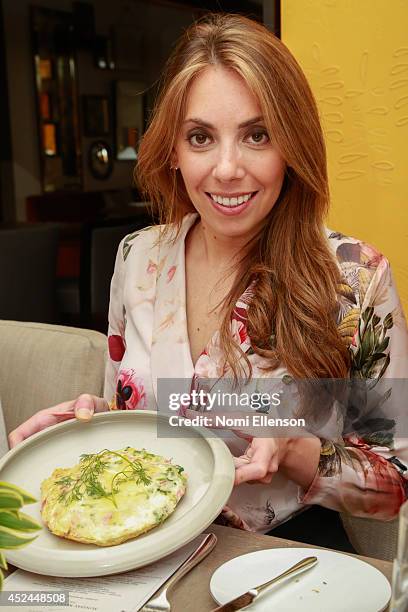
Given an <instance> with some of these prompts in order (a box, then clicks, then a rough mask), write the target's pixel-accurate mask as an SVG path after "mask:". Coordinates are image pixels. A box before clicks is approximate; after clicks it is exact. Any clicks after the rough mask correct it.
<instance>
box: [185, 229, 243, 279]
mask: <svg viewBox="0 0 408 612" xmlns="http://www.w3.org/2000/svg"><path fill="white" fill-rule="evenodd" d="M192 231H193V235H192V239H193V241H194V242H195V251H196V253H197V254H199V256H200V257H201V258H203V260H204V261H205V262H206V263H207V264H208V266H210V267H214V268H218V269H219V268H220V267H221V268H225V269H226V268H228V267H229V266H232V265H234V264H235V263H237V262H238V260H239V259H241V257H242V255H243V253H244V249H245V247H246V244H247V239H246V238H243V239H241V238H240V237H234V238H230V237H229V236H222V235H217V234H215V233H214V231H213V230H211V229H210V228H208V227H206V226H205V225H204V224H203V223H202V221H201V220H200V219H199V220H198V222H197V223H196V225H195V226H194V227H193V228H192Z"/></svg>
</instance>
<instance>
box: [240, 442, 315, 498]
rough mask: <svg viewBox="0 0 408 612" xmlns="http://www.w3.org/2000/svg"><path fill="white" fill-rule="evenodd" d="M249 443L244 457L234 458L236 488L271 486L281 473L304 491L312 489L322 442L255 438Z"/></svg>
mask: <svg viewBox="0 0 408 612" xmlns="http://www.w3.org/2000/svg"><path fill="white" fill-rule="evenodd" d="M247 439H248V438H247ZM249 442H250V444H249V446H248V448H247V449H246V451H245V454H244V455H241V456H240V457H234V463H235V483H234V484H235V485H239V484H242V483H243V482H248V483H259V482H261V483H264V484H269V483H270V482H271V481H272V478H273V476H274V474H275V473H276V472H277V471H278V470H279V471H280V472H282V473H283V474H284V475H285V476H286V477H287V478H289V479H290V480H292V481H293V482H295V483H296V484H298V485H300V486H301V487H302V488H303V489H305V490H306V489H308V488H309V487H310V485H311V483H312V482H313V479H314V477H315V475H316V472H317V468H318V465H319V460H320V446H321V445H320V440H319V438H317V437H315V436H308V437H305V438H256V437H253V438H250V439H249Z"/></svg>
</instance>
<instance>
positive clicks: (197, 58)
mask: <svg viewBox="0 0 408 612" xmlns="http://www.w3.org/2000/svg"><path fill="white" fill-rule="evenodd" d="M137 173H138V177H139V182H140V184H141V186H142V187H143V188H144V189H145V191H146V192H147V194H148V197H149V198H150V200H151V201H152V202H153V204H155V205H156V206H157V207H158V209H159V212H160V215H161V218H162V221H163V225H162V226H157V227H153V228H148V229H146V230H144V231H142V232H137V233H136V234H134V235H131V236H127V237H126V238H125V239H124V241H123V242H122V243H121V245H120V247H119V251H118V256H117V260H116V267H115V272H114V276H113V279H112V285H111V302H110V314H109V354H110V359H109V362H108V367H107V373H106V385H105V398H104V399H102V398H97V397H93V396H87V395H84V396H81V397H80V398H78V399H77V400H73V401H71V402H65V403H63V404H60V405H59V406H56V407H54V408H51V409H47V410H44V411H41V412H40V413H38V414H37V415H34V417H32V418H31V419H29V421H27V422H26V423H24V424H23V425H21V426H20V427H19V428H17V429H16V430H15V431H14V432H13V433H12V434H11V435H10V443H11V444H12V445H14V444H16V443H18V442H19V441H21V440H22V439H24V438H26V437H27V436H28V435H31V434H32V433H34V432H35V431H39V430H40V429H43V428H44V427H46V426H48V425H51V424H53V423H55V422H59V421H61V420H64V419H68V418H72V417H73V416H74V415H75V416H77V417H78V418H85V419H87V418H90V417H91V414H92V413H93V412H94V411H103V410H107V409H108V402H110V408H111V409H143V408H150V409H151V408H153V407H155V406H156V393H157V388H156V386H157V379H158V378H191V379H192V380H193V386H194V385H195V384H196V382H197V381H202V380H203V379H204V380H205V379H206V378H219V377H227V376H232V377H234V378H235V379H236V380H238V379H241V378H246V379H251V378H265V376H269V377H271V378H272V377H273V378H280V379H283V377H284V376H285V375H290V376H291V377H292V378H297V379H317V378H323V379H336V378H339V379H344V378H348V377H354V378H370V379H371V378H385V377H389V378H403V377H406V375H407V371H408V339H407V338H408V336H407V329H406V325H405V321H404V317H403V314H402V310H401V306H400V303H399V300H398V296H397V294H396V291H395V287H394V285H393V282H392V278H391V274H390V269H389V265H388V262H387V260H386V259H385V258H384V257H383V256H382V255H381V254H380V253H378V252H377V251H376V250H375V249H373V248H372V247H370V246H368V245H366V244H364V243H362V242H360V241H358V240H355V239H353V238H347V237H346V236H343V235H341V234H337V233H333V232H330V231H329V230H326V229H325V228H324V225H323V220H324V216H325V214H326V212H327V206H328V201H329V193H328V181H327V171H326V155H325V146H324V141H323V136H322V131H321V127H320V124H319V118H318V113H317V109H316V105H315V102H314V99H313V96H312V93H311V91H310V88H309V86H308V84H307V81H306V79H305V77H304V75H303V73H302V71H301V69H300V68H299V66H298V64H297V63H296V61H295V60H294V58H293V57H292V55H291V54H290V52H289V51H288V50H287V49H286V47H285V46H284V45H283V44H282V43H281V42H280V41H279V40H278V39H276V38H275V37H274V36H273V35H272V34H271V33H270V32H268V31H267V30H266V29H265V28H264V27H263V26H261V25H259V24H257V23H254V22H252V21H250V20H248V19H246V18H244V17H241V16H236V15H214V16H209V17H206V18H205V19H203V20H202V21H200V22H198V23H196V24H193V25H192V26H191V27H190V28H189V30H188V31H187V32H186V33H185V35H184V36H183V37H182V39H181V41H180V43H179V44H178V46H177V48H176V49H175V51H174V53H173V54H172V56H171V58H170V60H169V62H168V64H167V68H166V72H165V76H164V82H163V87H162V91H161V95H160V97H159V99H158V102H157V105H156V108H155V110H154V112H153V116H152V120H151V123H150V125H149V127H148V129H147V132H146V133H145V135H144V138H143V141H142V143H141V146H140V151H139V158H138V166H137ZM203 347H204V349H203ZM112 398H113V400H112ZM340 425H341V424H340ZM340 425H339V427H340ZM380 429H381V427H380ZM363 430H364V428H363ZM359 431H360V430H359ZM365 431H366V430H365ZM375 433H381V432H371V433H370V436H368V435H366V436H365V437H364V435H363V434H361V435H360V436H358V435H357V434H356V433H354V434H353V435H349V436H346V435H345V434H344V432H343V431H342V429H341V428H340V429H339V430H338V431H337V432H336V435H335V436H334V437H333V439H332V440H326V439H321V438H319V437H317V436H315V435H309V436H307V437H302V438H295V437H293V438H291V437H286V438H284V437H282V438H276V437H272V436H271V437H264V438H257V437H254V438H250V439H249V440H248V439H245V437H244V438H242V437H237V438H236V440H235V441H228V443H229V445H230V448H231V452H232V453H233V454H234V456H235V457H236V485H239V486H236V487H235V488H234V491H233V493H232V495H231V498H230V499H229V501H228V505H227V507H226V508H225V509H224V512H223V515H224V520H225V522H227V523H228V524H231V525H234V526H237V527H241V528H244V529H251V530H256V531H260V532H267V531H269V530H270V528H271V527H272V526H275V525H277V524H279V523H282V522H283V521H286V520H287V519H288V518H290V517H291V516H292V515H294V514H295V513H297V512H298V511H299V510H301V509H303V508H304V507H305V505H310V504H320V505H322V506H325V507H327V508H332V509H335V510H341V511H348V512H351V513H353V514H356V515H359V516H371V517H375V518H380V519H391V518H392V517H394V516H395V515H396V513H397V512H398V509H399V506H400V505H401V503H402V502H403V501H404V499H405V496H406V483H407V481H406V480H405V479H404V476H403V472H404V467H405V466H404V462H405V463H406V461H407V459H408V453H407V448H406V446H403V442H404V441H403V440H393V439H392V436H391V437H389V438H388V439H387V445H388V447H389V448H388V447H387V446H386V445H385V444H384V445H382V446H379V445H378V440H377V442H376V440H375V436H373V434H375ZM248 442H249V445H248ZM391 448H392V450H391ZM254 482H256V484H249V483H254Z"/></svg>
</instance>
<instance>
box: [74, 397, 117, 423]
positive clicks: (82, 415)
mask: <svg viewBox="0 0 408 612" xmlns="http://www.w3.org/2000/svg"><path fill="white" fill-rule="evenodd" d="M108 410H109V405H108V402H107V401H106V400H104V399H103V397H96V395H89V394H88V393H84V394H83V395H80V396H79V397H78V398H77V399H76V400H75V402H74V413H75V417H76V418H77V419H79V420H80V421H90V420H91V418H92V416H93V414H94V413H95V412H106V411H108Z"/></svg>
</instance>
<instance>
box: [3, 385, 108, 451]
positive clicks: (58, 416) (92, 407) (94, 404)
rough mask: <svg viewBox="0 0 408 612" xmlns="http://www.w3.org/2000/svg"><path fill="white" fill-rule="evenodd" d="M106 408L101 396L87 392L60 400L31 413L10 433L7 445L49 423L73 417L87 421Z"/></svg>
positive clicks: (27, 436) (19, 440)
mask: <svg viewBox="0 0 408 612" xmlns="http://www.w3.org/2000/svg"><path fill="white" fill-rule="evenodd" d="M107 410H109V405H108V402H107V401H106V400H104V399H103V397H97V396H96V395H89V394H83V395H80V396H79V397H77V398H76V399H74V400H69V401H68V402H62V404H57V405H56V406H52V407H51V408H45V409H44V410H40V411H39V412H36V413H35V414H33V416H32V417H30V418H29V419H27V421H24V423H22V424H21V425H19V426H18V427H17V428H16V429H14V430H13V431H12V432H11V433H10V435H9V438H8V440H9V446H10V448H13V447H14V446H16V444H19V443H20V442H22V441H23V440H25V439H26V438H29V437H30V436H32V435H33V434H35V433H37V432H38V431H42V430H43V429H46V428H47V427H50V426H51V425H56V424H57V423H62V422H63V421H68V420H69V419H73V418H77V419H79V420H81V421H89V420H90V419H91V418H92V415H93V413H94V412H106V411H107Z"/></svg>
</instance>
